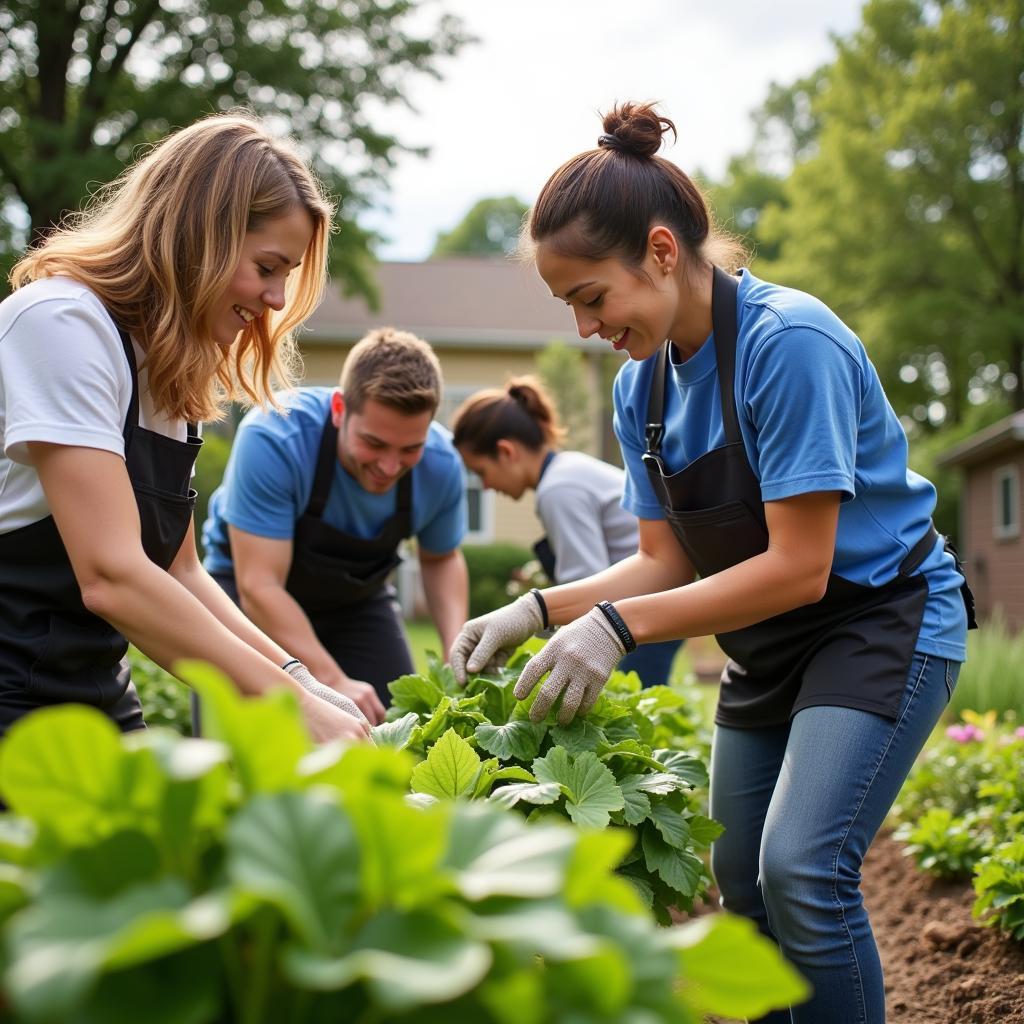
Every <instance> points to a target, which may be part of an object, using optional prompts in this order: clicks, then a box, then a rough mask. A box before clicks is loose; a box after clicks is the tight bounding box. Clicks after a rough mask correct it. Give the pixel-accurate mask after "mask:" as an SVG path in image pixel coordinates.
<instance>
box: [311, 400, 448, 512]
mask: <svg viewBox="0 0 1024 1024" xmlns="http://www.w3.org/2000/svg"><path fill="white" fill-rule="evenodd" d="M331 417H332V419H333V420H334V425H335V426H336V427H338V461H339V462H340V463H341V465H342V467H343V468H344V469H345V471H346V472H347V473H348V474H349V476H351V477H352V478H353V479H354V480H355V481H356V483H358V484H359V486H360V487H362V488H363V490H365V491H368V492H369V493H370V494H384V493H385V492H386V491H389V490H391V488H392V487H394V486H395V484H397V483H398V481H399V480H400V479H401V478H402V477H403V476H404V475H405V474H406V473H408V472H409V470H410V469H412V467H413V466H415V465H416V463H417V462H419V461H420V459H421V458H423V449H424V447H425V445H426V443H427V434H428V432H429V430H430V421H431V420H432V419H433V413H432V412H430V411H427V412H419V413H411V414H408V413H403V412H399V411H398V410H397V409H393V408H391V406H388V405H383V404H381V403H380V402H377V401H375V400H374V399H372V398H368V399H367V400H366V403H365V404H364V405H363V408H362V410H360V411H359V412H355V411H354V410H352V409H346V408H345V400H344V398H343V397H342V394H341V392H340V391H335V392H334V395H333V397H332V399H331Z"/></svg>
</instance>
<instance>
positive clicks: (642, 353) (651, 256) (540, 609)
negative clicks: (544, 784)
mask: <svg viewBox="0 0 1024 1024" xmlns="http://www.w3.org/2000/svg"><path fill="white" fill-rule="evenodd" d="M666 132H672V133H673V134H674V132H675V128H674V126H673V124H672V122H671V121H669V120H668V119H667V118H665V117H663V116H662V115H661V114H659V113H658V111H657V110H656V109H655V108H654V107H653V106H651V105H649V104H637V103H625V104H622V105H621V106H618V107H616V108H615V109H614V110H612V111H611V112H610V113H609V114H607V115H606V117H605V119H604V131H603V134H602V135H601V136H600V138H599V140H598V146H597V148H595V149H592V150H588V151H587V152H584V153H581V154H579V155H578V156H575V157H573V158H572V159H571V160H569V161H568V162H567V163H565V164H564V165H563V166H562V167H560V168H559V169H558V170H557V171H555V173H554V174H553V175H552V176H551V178H550V179H549V180H548V181H547V183H546V184H545V186H544V188H543V189H542V191H541V194H540V196H539V197H538V199H537V201H536V203H535V204H534V206H533V209H532V211H531V213H530V216H529V221H528V226H527V229H526V242H527V244H528V245H529V247H530V248H531V250H532V253H533V255H534V258H535V260H536V265H537V269H538V271H539V272H540V275H541V277H542V278H543V279H544V281H545V282H546V283H547V285H548V287H549V288H550V289H551V292H552V294H553V295H554V296H555V297H556V298H557V299H559V300H561V301H563V302H565V303H566V304H567V305H568V306H569V307H570V308H571V309H572V311H573V314H574V316H575V318H576V324H577V327H578V329H579V333H580V336H581V337H583V338H589V337H592V336H595V335H596V336H598V337H599V338H600V339H601V340H602V341H604V342H606V343H607V344H609V345H611V346H612V348H614V349H615V350H617V351H619V350H624V351H625V352H626V354H627V355H628V356H629V359H628V361H627V362H626V363H625V365H624V366H623V367H622V369H621V370H620V372H619V374H618V377H617V379H616V381H615V387H614V404H615V429H616V433H617V436H618V438H619V442H620V444H621V446H622V452H623V457H624V462H625V466H626V488H625V496H624V499H623V504H624V505H625V507H626V508H627V509H629V510H630V511H631V512H633V513H634V514H636V515H637V516H638V517H639V520H640V540H639V549H638V551H637V553H636V554H635V555H633V556H631V557H629V558H626V559H623V560H622V561H621V562H618V563H616V564H615V565H613V566H611V567H610V568H608V569H605V570H604V571H603V572H600V573H598V574H597V575H596V576H593V577H591V578H589V579H584V580H578V581H576V582H574V583H568V584H565V585H563V586H557V587H553V588H551V589H548V590H545V591H544V594H543V595H541V594H540V593H539V592H537V593H534V594H526V595H523V596H522V597H521V598H519V599H518V600H517V601H516V602H514V603H513V604H511V605H509V606H507V607H505V608H502V609H499V610H498V611H495V612H492V613H490V614H489V615H485V616H482V617H481V618H478V619H474V620H472V621H470V622H468V623H467V624H466V625H465V627H464V628H463V631H462V633H461V634H460V636H459V638H458V639H457V641H456V643H455V645H454V646H453V648H452V652H451V661H452V666H453V669H454V671H455V673H456V675H457V676H458V677H459V678H464V676H465V673H466V671H467V669H468V670H470V671H479V670H480V669H482V668H483V667H484V666H485V665H486V664H487V663H488V661H489V660H490V659H491V658H492V657H493V656H494V655H495V654H496V653H499V652H501V651H503V650H507V649H509V648H511V647H513V646H514V645H517V644H519V643H520V642H522V640H523V639H525V638H526V637H527V636H529V635H531V634H532V633H534V632H535V631H536V630H539V629H541V628H543V627H544V626H547V625H548V624H552V625H559V626H561V627H562V628H561V629H560V630H559V631H558V632H557V633H556V634H555V635H554V637H553V638H552V639H551V640H550V641H549V642H548V644H547V646H546V647H545V648H544V649H543V650H542V651H541V652H540V653H539V654H538V655H537V656H536V657H534V658H533V659H531V660H530V662H529V663H528V664H527V665H526V667H525V668H524V670H523V672H522V675H521V676H520V679H519V682H518V684H517V686H516V691H515V692H516V696H517V697H519V698H523V697H525V696H527V695H528V694H529V693H530V692H531V691H532V690H533V688H534V687H535V686H536V684H537V683H538V682H540V680H541V678H542V677H543V676H544V675H545V673H548V672H550V675H549V676H548V679H547V681H546V682H545V683H544V685H543V686H542V687H541V689H540V691H539V693H538V694H537V697H536V700H535V702H534V704H533V706H532V709H531V714H532V716H533V717H534V718H541V717H543V716H544V715H546V714H547V712H548V711H549V710H550V709H551V708H552V707H553V706H554V705H555V702H556V700H560V701H561V703H560V707H559V719H560V720H561V721H566V720H569V719H571V718H572V716H573V715H574V714H576V713H577V712H581V713H586V712H587V711H588V710H589V709H590V707H591V706H592V705H593V703H594V701H595V700H596V699H597V696H598V694H599V693H600V690H601V687H602V686H603V685H604V683H605V681H606V680H607V677H608V675H609V673H610V672H611V671H612V669H613V668H614V667H615V666H616V665H617V664H618V662H619V660H620V659H621V658H622V657H623V656H624V655H625V654H626V653H628V652H629V651H630V650H632V649H633V648H634V646H635V645H636V644H638V643H648V642H650V641H658V640H665V639H668V638H671V637H688V636H700V635H704V634H710V633H713V634H715V635H716V636H717V637H718V641H719V644H720V645H721V647H722V648H723V650H724V651H725V652H726V654H727V655H728V656H729V659H730V660H729V662H728V664H727V666H726V668H725V670H724V672H723V676H722V685H721V690H720V695H719V701H718V709H717V712H716V716H715V735H714V743H713V749H712V757H711V813H712V815H713V816H714V817H715V818H717V819H718V820H719V821H721V822H722V823H723V824H724V825H725V832H724V833H723V835H722V836H721V838H720V839H719V840H718V841H717V842H716V843H715V844H714V846H713V848H712V868H713V871H714V874H715V877H716V879H717V882H718V885H719V888H720V890H721V893H722V903H723V906H725V907H726V908H727V909H729V910H732V911H734V912H736V913H738V914H742V915H744V916H746V917H749V918H752V919H753V920H754V921H756V922H757V924H758V926H759V927H760V929H761V930H762V931H763V932H764V933H765V934H767V935H770V936H772V937H774V938H775V939H776V940H777V941H778V943H779V945H780V947H781V948H782V951H783V952H784V954H785V955H786V956H787V957H788V958H789V959H790V960H791V961H792V962H793V963H794V964H795V965H796V966H797V967H798V968H799V970H800V971H801V972H802V973H803V974H804V976H805V977H806V978H807V979H808V980H809V981H810V982H811V984H812V986H813V990H814V991H813V995H812V997H811V998H810V1000H809V1001H808V1002H806V1003H804V1004H802V1005H800V1006H796V1007H793V1008H792V1009H791V1010H788V1011H785V1012H777V1013H773V1014H770V1015H769V1016H767V1017H765V1018H764V1020H765V1021H769V1022H772V1024H777V1022H782V1021H795V1022H799V1024H812V1022H813V1024H847V1022H849V1024H853V1022H857V1024H865V1022H870V1024H877V1022H880V1021H883V1020H884V1019H885V997H884V988H883V982H882V972H881V965H880V962H879V958H878V953H877V950H876V948H875V943H874V939H873V937H872V934H871V926H870V924H869V922H868V918H867V913H866V911H865V909H864V906H863V902H862V899H861V895H860V891H859V884H860V869H861V862H862V860H863V857H864V854H865V852H866V850H867V848H868V845H869V844H870V842H871V840H872V838H873V837H874V835H875V832H876V831H877V829H878V828H879V826H880V825H881V823H882V821H883V819H884V818H885V815H886V813H887V811H888V809H889V807H890V805H891V804H892V802H893V800H894V799H895V797H896V794H897V793H898V792H899V789H900V786H901V784H902V782H903V780H904V778H905V777H906V775H907V772H908V771H909V769H910V766H911V765H912V763H913V761H914V758H915V756H916V755H917V753H918V751H919V750H920V749H921V747H922V745H923V744H924V742H925V740H926V739H927V738H928V735H929V733H930V732H931V730H932V728H933V727H934V725H935V723H936V722H937V721H938V718H939V716H940V715H941V713H942V711H943V709H944V708H945V706H946V703H947V701H948V700H949V697H950V695H951V692H952V690H953V687H954V686H955V684H956V679H957V675H958V672H959V670H960V665H961V663H962V662H963V660H964V657H965V646H966V630H967V628H968V625H969V624H970V625H973V615H972V607H971V604H972V603H971V600H970V592H969V591H968V590H967V588H966V583H965V580H964V577H963V575H962V573H961V570H960V566H959V563H958V560H957V558H956V556H955V553H954V552H953V551H952V550H951V547H950V545H949V544H948V542H945V541H944V540H943V538H942V537H940V536H939V535H938V533H936V531H935V527H934V526H933V524H932V511H933V509H934V507H935V488H934V487H933V486H932V485H931V484H930V483H929V482H928V481H927V480H925V479H924V478H922V477H921V476H919V475H917V474H916V473H914V472H913V471H911V470H910V469H909V468H908V467H907V440H906V436H905V434H904V432H903V429H902V427H901V426H900V422H899V420H898V418H897V417H896V415H895V413H894V412H893V410H892V407H891V406H890V405H889V402H888V400H887V399H886V397H885V394H884V393H883V390H882V386H881V384H880V382H879V379H878V375H877V373H876V371H875V369H874V367H873V366H872V364H871V362H870V360H869V359H868V356H867V353H866V352H865V350H864V346H863V345H862V344H861V342H860V341H859V339H858V338H857V337H856V335H855V334H854V333H853V332H852V331H851V330H850V329H849V328H848V327H847V326H846V325H845V324H844V323H843V322H842V321H841V320H840V319H839V318H838V317H837V316H836V315H835V314H834V313H833V312H832V311H831V310H829V309H828V308H827V307H826V306H825V305H824V304H823V303H821V302H820V301H818V300H817V299H815V298H812V297H811V296H810V295H806V294H804V293H802V292H798V291H795V290H793V289H791V288H785V287H782V286H779V285H774V284H769V283H767V282H765V281H761V280H759V279H758V278H756V277H755V276H754V275H753V274H751V273H750V271H749V270H746V269H740V270H738V271H736V272H735V273H734V272H733V271H734V268H735V267H736V266H737V265H738V264H739V262H740V261H741V260H742V250H741V249H740V248H739V247H738V246H737V245H736V244H735V243H733V242H731V241H729V240H728V239H725V238H723V237H722V236H720V235H719V234H718V233H717V232H716V231H715V230H714V227H713V223H712V218H711V215H710V213H709V211H708V208H707V205H706V203H705V201H704V199H703V197H702V195H701V193H700V191H699V190H698V188H697V187H696V185H695V184H694V183H693V181H692V180H691V179H690V178H689V177H688V176H687V175H686V174H684V173H683V172H682V171H681V170H680V169H679V168H678V167H676V166H675V165H674V164H672V163H670V162H669V161H668V160H666V159H664V158H663V157H661V156H659V155H658V149H659V147H660V145H661V142H662V137H663V135H664V134H665V133H666Z"/></svg>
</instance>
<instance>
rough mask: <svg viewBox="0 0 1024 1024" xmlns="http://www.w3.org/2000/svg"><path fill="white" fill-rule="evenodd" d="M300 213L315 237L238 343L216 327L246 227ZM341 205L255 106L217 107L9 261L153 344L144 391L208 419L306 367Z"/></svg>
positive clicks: (21, 281) (189, 416)
mask: <svg viewBox="0 0 1024 1024" xmlns="http://www.w3.org/2000/svg"><path fill="white" fill-rule="evenodd" d="M296 209H303V210H305V211H306V212H307V213H308V214H309V216H310V218H311V220H312V222H313V237H312V240H311V242H310V244H309V248H308V250H307V251H306V252H305V253H304V254H303V259H302V265H301V267H300V268H299V269H297V270H296V271H294V272H293V273H292V274H290V275H289V277H288V282H287V285H286V288H285V306H284V309H283V310H281V312H280V313H276V312H274V311H272V310H268V311H267V312H266V313H264V315H263V316H259V317H256V318H255V319H254V320H252V321H251V322H250V323H249V324H248V325H247V326H246V327H245V328H244V329H243V330H242V332H241V336H240V338H239V339H238V341H236V342H235V344H234V345H233V346H232V347H231V349H230V350H228V351H224V350H223V349H221V348H220V347H219V346H218V345H217V344H216V343H215V342H214V340H213V338H212V336H211V332H210V328H209V326H208V322H209V319H210V316H211V314H212V312H213V311H214V309H215V307H216V304H217V302H218V300H219V299H220V298H221V297H222V296H223V294H224V292H225V290H226V288H227V287H228V284H229V283H230V281H231V278H232V277H233V275H234V273H235V270H236V268H237V266H238V262H239V259H240V257H241V251H242V245H243V242H244V240H245V234H246V232H247V231H250V230H254V229H258V228H259V227H261V226H262V225H263V224H264V223H265V222H266V221H269V220H272V219H274V218H277V217H281V216H284V215H286V214H288V213H291V212H292V211H293V210H296ZM332 216H333V209H332V207H331V204H330V203H329V202H328V201H327V199H326V198H325V197H324V194H323V190H322V188H321V186H320V184H319V182H318V181H317V180H316V178H315V177H314V176H313V174H312V173H311V171H310V170H309V168H308V167H307V166H306V164H305V163H304V162H303V161H302V160H301V158H300V157H299V156H298V155H297V154H296V152H295V151H294V150H293V149H292V147H291V145H290V144H289V143H288V142H286V141H283V140H280V139H275V138H273V137H272V136H271V135H270V134H269V133H268V132H267V131H266V130H265V129H264V128H263V127H262V125H261V124H260V122H259V121H258V120H257V119H256V118H255V117H254V116H253V115H251V114H249V113H247V112H244V111H243V112H232V113H230V114H222V115H215V116H212V117H207V118H204V119H202V120H200V121H197V122H196V123H195V124H193V125H191V126H189V127H188V128H184V129H182V130H181V131H178V132H176V133H174V134H173V135H170V136H168V137H167V138H166V139H164V140H163V141H162V142H160V143H158V144H157V145H155V146H153V147H152V148H151V149H150V150H149V152H148V153H147V154H146V155H145V156H144V157H143V158H142V159H141V160H139V161H138V162H137V163H135V164H134V165H133V166H131V167H129V168H128V169H127V170H125V171H124V172H123V173H122V174H121V175H120V176H119V177H118V178H117V179H115V180H114V181H113V182H111V183H110V184H108V185H106V186H104V187H103V188H101V189H100V190H99V191H98V192H97V193H96V194H95V195H94V196H93V197H92V199H91V200H90V201H89V203H88V204H87V206H86V208H85V209H84V210H83V211H81V212H79V213H77V214H73V215H71V216H70V217H68V218H66V219H65V221H64V222H62V224H61V225H60V227H58V228H57V229H56V230H55V231H54V232H53V233H52V234H50V235H49V236H47V237H46V238H45V239H44V240H43V241H42V242H41V243H40V244H39V245H37V246H36V247H35V248H33V249H31V250H30V251H29V252H28V254H27V255H26V256H25V257H24V258H23V259H22V260H21V261H20V262H19V263H17V264H16V265H15V267H14V269H13V271H12V272H11V284H12V286H13V287H15V288H18V287H21V286H22V285H25V284H28V283H29V282H30V281H34V280H37V279H39V278H45V277H52V276H55V275H63V276H66V277H71V278H74V279H75V280H76V281H79V282H81V283H82V284H84V285H85V286H86V287H88V288H89V289H91V290H92V291H93V292H94V293H95V294H96V295H97V296H98V297H99V299H100V300H101V301H102V303H103V304H104V306H105V307H106V308H107V310H108V311H109V312H110V315H111V316H112V317H113V319H114V321H115V322H116V323H117V324H118V325H119V326H120V327H121V328H123V329H124V330H126V331H128V332H129V333H130V334H132V335H133V336H134V337H135V339H136V340H137V341H138V343H139V344H140V345H141V347H142V348H143V350H144V351H145V353H146V360H145V365H146V368H147V370H148V375H149V390H150V392H151V394H152V398H153V402H154V404H155V406H156V408H157V409H159V410H160V411H161V412H163V413H164V414H165V415H167V416H169V417H176V418H181V419H186V420H213V419H219V418H220V416H221V415H222V407H223V405H224V403H225V402H226V401H227V400H228V399H232V398H243V396H244V398H243V400H245V399H247V400H248V401H250V402H257V403H261V404H265V403H270V404H272V405H273V404H275V403H274V400H273V396H272V392H273V390H274V387H276V386H277V387H286V386H288V385H289V384H291V382H292V380H293V375H294V371H295V367H296V365H297V363H298V357H297V352H296V348H295V342H294V337H293V332H294V331H295V329H296V328H297V327H298V326H299V325H300V324H301V323H302V322H303V321H304V320H305V319H306V318H307V317H308V316H309V315H310V313H312V312H313V310H314V309H315V308H316V306H317V304H318V303H319V302H320V298H321V296H322V294H323V290H324V287H325V285H326V279H327V244H328V236H329V233H330V226H331V220H332Z"/></svg>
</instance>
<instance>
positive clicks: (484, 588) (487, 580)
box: [462, 544, 531, 618]
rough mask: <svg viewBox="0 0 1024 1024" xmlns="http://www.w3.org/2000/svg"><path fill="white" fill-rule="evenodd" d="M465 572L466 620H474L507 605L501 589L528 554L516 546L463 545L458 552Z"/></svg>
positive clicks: (503, 590)
mask: <svg viewBox="0 0 1024 1024" xmlns="http://www.w3.org/2000/svg"><path fill="white" fill-rule="evenodd" d="M462 553H463V555H465V558H466V568H467V569H468V570H469V616H470V618H476V616H478V615H483V614H485V613H486V612H491V611H494V609H495V608H500V607H501V606H502V605H505V604H508V602H509V596H508V593H507V591H506V589H505V587H506V586H507V584H508V582H509V580H510V579H511V578H512V573H513V570H515V569H518V568H519V567H520V566H521V565H522V564H523V563H524V562H526V561H528V560H529V559H530V557H531V553H530V552H529V551H528V550H527V549H526V548H524V547H520V546H519V545H517V544H466V545H464V546H463V548H462Z"/></svg>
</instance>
